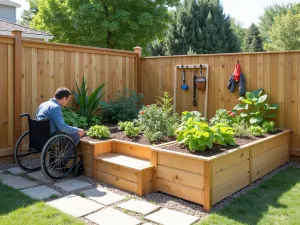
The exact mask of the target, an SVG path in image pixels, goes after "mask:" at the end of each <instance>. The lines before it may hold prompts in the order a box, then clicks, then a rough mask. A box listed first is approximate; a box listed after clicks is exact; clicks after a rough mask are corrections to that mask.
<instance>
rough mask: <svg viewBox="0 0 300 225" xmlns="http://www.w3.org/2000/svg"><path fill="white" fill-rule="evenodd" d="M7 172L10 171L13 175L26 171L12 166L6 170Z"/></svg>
mask: <svg viewBox="0 0 300 225" xmlns="http://www.w3.org/2000/svg"><path fill="white" fill-rule="evenodd" d="M6 171H7V172H10V173H12V174H15V175H20V174H24V173H26V172H25V171H24V170H22V169H20V168H19V167H14V168H10V169H7V170H6Z"/></svg>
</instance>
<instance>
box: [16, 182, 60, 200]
mask: <svg viewBox="0 0 300 225" xmlns="http://www.w3.org/2000/svg"><path fill="white" fill-rule="evenodd" d="M21 192H23V193H24V194H26V195H28V196H29V197H31V198H34V199H38V200H43V199H47V198H50V197H51V196H53V195H56V196H61V194H60V193H59V192H57V191H55V190H53V189H52V188H49V187H47V186H45V185H42V186H37V187H33V188H27V189H23V190H21Z"/></svg>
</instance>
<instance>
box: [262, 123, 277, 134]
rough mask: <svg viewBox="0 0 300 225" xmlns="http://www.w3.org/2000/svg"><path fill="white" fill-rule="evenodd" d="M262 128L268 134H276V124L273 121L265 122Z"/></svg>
mask: <svg viewBox="0 0 300 225" xmlns="http://www.w3.org/2000/svg"><path fill="white" fill-rule="evenodd" d="M262 128H263V129H264V130H265V131H266V132H267V133H273V132H276V128H275V123H274V122H273V121H265V122H263V124H262Z"/></svg>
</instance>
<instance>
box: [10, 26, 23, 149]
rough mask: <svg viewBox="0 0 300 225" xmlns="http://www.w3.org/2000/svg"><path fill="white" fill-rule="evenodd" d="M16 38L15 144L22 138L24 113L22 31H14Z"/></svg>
mask: <svg viewBox="0 0 300 225" xmlns="http://www.w3.org/2000/svg"><path fill="white" fill-rule="evenodd" d="M11 32H12V35H13V36H14V37H15V44H14V48H15V51H14V79H13V80H14V81H13V83H14V102H13V103H11V104H14V132H13V133H14V144H15V143H16V142H17V140H18V138H19V137H20V136H21V132H22V128H21V119H20V118H19V115H20V114H21V113H22V31H21V30H12V31H11Z"/></svg>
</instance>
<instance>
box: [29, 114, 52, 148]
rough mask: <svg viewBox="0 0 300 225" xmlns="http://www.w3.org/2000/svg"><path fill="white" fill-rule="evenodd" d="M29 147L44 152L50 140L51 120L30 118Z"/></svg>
mask: <svg viewBox="0 0 300 225" xmlns="http://www.w3.org/2000/svg"><path fill="white" fill-rule="evenodd" d="M28 125H29V147H30V148H33V149H36V150H40V151H42V149H43V147H44V145H45V144H46V142H47V141H48V140H49V139H50V137H51V135H50V124H49V120H48V119H45V120H35V119H31V118H28Z"/></svg>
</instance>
